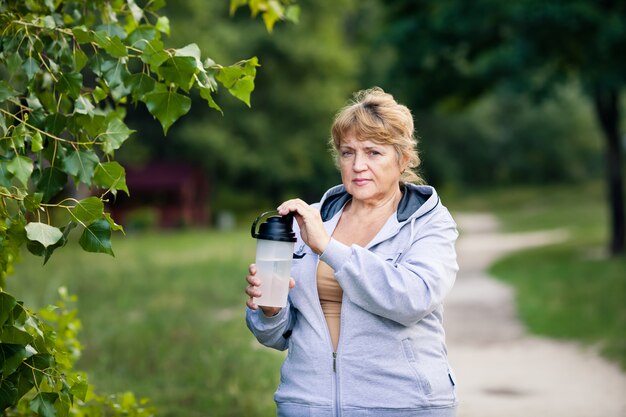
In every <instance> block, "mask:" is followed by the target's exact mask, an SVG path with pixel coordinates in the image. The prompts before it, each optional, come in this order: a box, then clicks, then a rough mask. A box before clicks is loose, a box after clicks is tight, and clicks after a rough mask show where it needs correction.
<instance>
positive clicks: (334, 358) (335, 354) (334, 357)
mask: <svg viewBox="0 0 626 417" xmlns="http://www.w3.org/2000/svg"><path fill="white" fill-rule="evenodd" d="M333 372H337V352H333Z"/></svg>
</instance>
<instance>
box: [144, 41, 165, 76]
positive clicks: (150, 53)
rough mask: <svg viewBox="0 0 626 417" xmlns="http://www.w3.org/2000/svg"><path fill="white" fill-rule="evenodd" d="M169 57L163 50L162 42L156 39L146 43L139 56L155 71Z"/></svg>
mask: <svg viewBox="0 0 626 417" xmlns="http://www.w3.org/2000/svg"><path fill="white" fill-rule="evenodd" d="M169 57H170V55H169V54H168V53H167V52H165V51H164V50H163V42H161V41H160V40H158V39H155V40H153V41H150V42H148V44H147V45H146V47H145V48H144V50H143V53H142V54H141V55H140V58H141V60H142V61H143V62H144V63H146V64H148V65H150V66H151V67H152V69H153V70H156V68H158V67H159V66H160V65H161V64H162V63H164V62H165V61H166V60H167V59H168V58H169Z"/></svg>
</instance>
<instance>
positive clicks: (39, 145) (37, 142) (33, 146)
mask: <svg viewBox="0 0 626 417" xmlns="http://www.w3.org/2000/svg"><path fill="white" fill-rule="evenodd" d="M42 149H43V138H42V137H41V133H39V132H35V134H34V135H32V136H31V138H30V150H31V151H32V152H33V153H37V152H39V151H40V150H42Z"/></svg>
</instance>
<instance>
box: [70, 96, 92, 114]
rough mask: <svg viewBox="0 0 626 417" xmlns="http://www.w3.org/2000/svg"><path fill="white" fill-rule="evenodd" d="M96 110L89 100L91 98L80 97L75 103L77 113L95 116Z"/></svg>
mask: <svg viewBox="0 0 626 417" xmlns="http://www.w3.org/2000/svg"><path fill="white" fill-rule="evenodd" d="M94 108H95V107H94V106H93V104H91V101H90V100H89V96H78V98H77V99H76V101H75V102H74V111H75V112H76V113H80V114H87V115H93V111H94Z"/></svg>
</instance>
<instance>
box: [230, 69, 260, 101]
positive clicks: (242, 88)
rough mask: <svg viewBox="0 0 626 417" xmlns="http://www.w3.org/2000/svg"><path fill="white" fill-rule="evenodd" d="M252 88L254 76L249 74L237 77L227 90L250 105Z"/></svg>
mask: <svg viewBox="0 0 626 417" xmlns="http://www.w3.org/2000/svg"><path fill="white" fill-rule="evenodd" d="M253 90H254V78H253V77H251V76H250V75H246V76H245V77H243V78H241V79H239V80H238V81H237V82H236V83H235V85H234V86H232V87H231V88H229V89H228V91H229V92H230V93H231V94H232V95H233V96H235V97H237V98H238V99H239V100H241V101H243V102H244V103H246V104H247V105H248V107H250V94H251V93H252V91H253Z"/></svg>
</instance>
